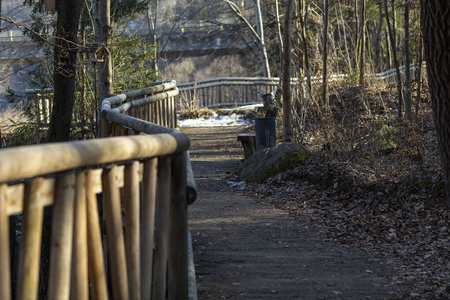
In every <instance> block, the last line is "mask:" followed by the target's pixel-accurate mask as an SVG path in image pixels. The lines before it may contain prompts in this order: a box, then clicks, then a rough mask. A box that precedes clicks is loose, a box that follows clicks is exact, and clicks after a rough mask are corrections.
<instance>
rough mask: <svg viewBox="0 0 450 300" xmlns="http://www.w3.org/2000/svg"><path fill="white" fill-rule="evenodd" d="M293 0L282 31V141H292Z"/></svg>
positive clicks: (290, 2)
mask: <svg viewBox="0 0 450 300" xmlns="http://www.w3.org/2000/svg"><path fill="white" fill-rule="evenodd" d="M293 10H294V0H287V2H286V12H285V14H284V31H283V44H284V45H283V49H284V52H283V142H284V143H287V142H290V141H292V135H293V134H292V112H291V106H292V105H291V98H292V95H291V26H292V14H293Z"/></svg>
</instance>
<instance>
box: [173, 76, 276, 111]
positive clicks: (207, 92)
mask: <svg viewBox="0 0 450 300" xmlns="http://www.w3.org/2000/svg"><path fill="white" fill-rule="evenodd" d="M278 82H279V78H264V77H221V78H214V79H208V80H201V81H197V82H191V83H182V84H178V88H179V89H180V97H179V103H178V105H179V108H180V109H181V110H185V109H195V108H201V107H219V106H233V105H234V106H238V105H245V104H251V103H260V102H261V101H262V100H261V96H262V95H264V94H267V93H270V92H271V91H273V90H275V89H276V88H277V86H278Z"/></svg>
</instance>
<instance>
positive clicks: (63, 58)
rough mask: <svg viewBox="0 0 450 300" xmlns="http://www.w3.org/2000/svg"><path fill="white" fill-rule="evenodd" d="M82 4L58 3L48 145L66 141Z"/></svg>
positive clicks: (73, 2)
mask: <svg viewBox="0 0 450 300" xmlns="http://www.w3.org/2000/svg"><path fill="white" fill-rule="evenodd" d="M83 4H84V1H81V0H74V1H61V2H60V4H59V5H58V7H57V12H58V17H57V21H56V36H57V38H56V40H55V49H54V62H53V64H54V71H53V80H54V94H53V109H52V115H51V119H50V128H49V131H48V135H47V141H48V142H61V141H68V140H69V139H70V125H71V123H72V113H73V106H74V103H75V83H76V81H75V80H76V64H77V51H78V45H77V42H78V41H77V37H78V24H79V22H80V15H81V9H82V7H83Z"/></svg>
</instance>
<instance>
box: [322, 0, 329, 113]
mask: <svg viewBox="0 0 450 300" xmlns="http://www.w3.org/2000/svg"><path fill="white" fill-rule="evenodd" d="M323 5H324V8H323V53H322V55H323V56H322V64H323V73H322V103H323V104H324V105H327V104H328V100H327V81H328V78H327V76H328V74H327V57H328V55H327V54H328V52H327V45H328V0H325V1H324V4H323Z"/></svg>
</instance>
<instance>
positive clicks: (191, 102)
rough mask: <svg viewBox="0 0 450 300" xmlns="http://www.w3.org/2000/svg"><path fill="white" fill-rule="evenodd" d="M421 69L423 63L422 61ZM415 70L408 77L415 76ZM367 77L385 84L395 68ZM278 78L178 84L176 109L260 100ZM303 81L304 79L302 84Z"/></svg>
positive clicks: (333, 76)
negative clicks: (178, 93) (178, 91)
mask: <svg viewBox="0 0 450 300" xmlns="http://www.w3.org/2000/svg"><path fill="white" fill-rule="evenodd" d="M418 66H419V65H418V64H411V66H410V69H411V71H415V70H416V69H417V68H418ZM422 67H423V69H422V70H425V68H426V64H425V63H423V65H422ZM400 72H401V74H402V79H403V80H404V75H403V74H404V72H405V66H401V67H400ZM415 75H416V74H415V72H413V74H412V76H413V78H414V77H415ZM366 76H367V77H368V78H374V79H375V80H378V81H383V82H386V83H390V82H394V81H395V76H396V70H395V69H392V70H388V71H385V72H382V73H375V74H367V75H366ZM348 77H349V76H348V75H347V74H331V75H330V76H329V78H328V81H329V82H330V81H338V80H346V79H347V78H348ZM279 82H280V79H279V78H278V77H270V78H268V77H219V78H213V79H208V80H200V81H196V82H188V83H181V84H178V85H177V86H178V88H179V89H180V97H179V103H178V108H179V109H181V110H189V109H198V108H202V107H209V108H213V107H221V106H239V105H247V104H255V103H261V102H262V96H263V95H264V94H267V93H270V92H271V91H273V90H276V89H277V88H278V86H279ZM305 82H306V78H305V80H304V81H303V83H305ZM311 82H312V83H313V84H315V83H319V84H321V83H322V76H313V77H311ZM291 84H292V85H293V86H294V89H299V88H300V89H304V88H305V87H304V86H302V87H299V85H300V84H299V79H298V78H292V79H291Z"/></svg>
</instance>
